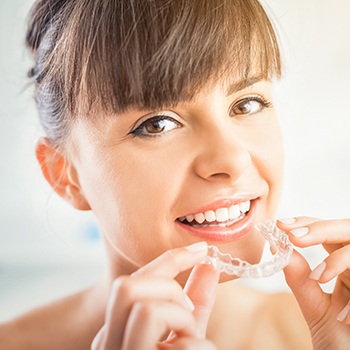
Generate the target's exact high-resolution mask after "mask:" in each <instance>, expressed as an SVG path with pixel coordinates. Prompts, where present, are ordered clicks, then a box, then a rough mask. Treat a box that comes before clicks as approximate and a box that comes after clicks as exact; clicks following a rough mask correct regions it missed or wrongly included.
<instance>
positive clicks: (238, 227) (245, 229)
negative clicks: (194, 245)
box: [175, 198, 259, 243]
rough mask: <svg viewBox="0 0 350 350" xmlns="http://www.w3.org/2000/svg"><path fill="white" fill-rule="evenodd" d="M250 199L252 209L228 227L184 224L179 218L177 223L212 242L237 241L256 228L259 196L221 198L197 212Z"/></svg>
mask: <svg viewBox="0 0 350 350" xmlns="http://www.w3.org/2000/svg"><path fill="white" fill-rule="evenodd" d="M247 200H250V204H251V205H250V210H249V212H248V213H246V214H245V216H244V217H243V218H242V219H241V220H238V221H236V222H234V223H233V224H232V225H231V226H228V227H220V226H209V227H203V228H198V227H193V226H189V225H186V224H183V223H182V222H180V221H179V220H176V221H175V222H176V224H177V225H179V226H180V228H181V229H182V230H185V231H186V232H187V233H189V234H190V235H192V236H196V237H197V238H200V239H201V240H204V241H206V242H212V243H224V242H230V241H235V240H238V239H241V238H243V237H245V236H247V235H248V234H249V233H250V232H251V231H252V230H253V228H254V225H255V223H256V222H255V220H254V218H255V212H256V209H257V205H258V202H259V198H255V199H248V198H245V199H242V200H237V198H236V199H228V200H220V201H217V202H215V203H214V204H212V205H210V207H208V206H207V207H203V208H201V209H199V210H198V211H196V213H200V212H205V211H206V210H215V209H218V208H222V207H229V206H230V205H234V204H239V203H241V202H244V201H247Z"/></svg>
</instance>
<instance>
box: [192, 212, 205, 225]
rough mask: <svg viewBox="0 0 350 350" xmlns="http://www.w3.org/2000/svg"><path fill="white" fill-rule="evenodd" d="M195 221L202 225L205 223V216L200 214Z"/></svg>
mask: <svg viewBox="0 0 350 350" xmlns="http://www.w3.org/2000/svg"><path fill="white" fill-rule="evenodd" d="M194 219H195V220H196V221H197V222H198V223H199V224H202V223H203V222H204V221H205V217H204V214H202V213H199V214H196V215H195V216H194Z"/></svg>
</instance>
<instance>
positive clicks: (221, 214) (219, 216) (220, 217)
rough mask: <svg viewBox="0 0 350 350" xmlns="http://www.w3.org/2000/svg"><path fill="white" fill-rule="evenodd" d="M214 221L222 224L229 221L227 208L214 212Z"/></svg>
mask: <svg viewBox="0 0 350 350" xmlns="http://www.w3.org/2000/svg"><path fill="white" fill-rule="evenodd" d="M215 215H216V221H218V222H224V221H227V220H228V219H229V216H228V209H227V208H219V209H216V210H215Z"/></svg>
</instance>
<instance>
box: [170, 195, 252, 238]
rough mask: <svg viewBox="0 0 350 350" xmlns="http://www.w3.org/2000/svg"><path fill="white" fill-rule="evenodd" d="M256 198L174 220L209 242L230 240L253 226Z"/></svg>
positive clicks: (243, 233)
mask: <svg viewBox="0 0 350 350" xmlns="http://www.w3.org/2000/svg"><path fill="white" fill-rule="evenodd" d="M257 202H258V199H253V200H246V201H244V202H240V203H236V204H233V205H230V206H222V207H219V208H216V209H215V210H214V209H209V210H206V211H203V212H197V213H195V214H190V215H186V216H182V217H179V218H177V219H176V222H177V223H178V224H179V225H180V226H181V228H183V229H185V230H186V231H187V232H189V233H190V234H192V235H195V236H197V237H200V238H201V239H204V240H206V241H211V242H226V241H232V240H236V239H239V238H242V237H243V236H245V235H247V234H248V233H249V232H250V231H251V230H253V228H254V224H255V222H254V219H253V217H254V211H255V208H256V206H257Z"/></svg>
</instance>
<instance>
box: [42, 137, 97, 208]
mask: <svg viewBox="0 0 350 350" xmlns="http://www.w3.org/2000/svg"><path fill="white" fill-rule="evenodd" d="M36 158H37V160H38V162H39V164H40V167H41V171H42V173H43V175H44V177H45V179H46V180H47V182H48V183H49V184H50V186H51V187H52V188H53V190H54V191H55V192H56V193H57V194H58V195H59V196H61V197H62V198H63V199H65V200H66V201H67V202H69V203H70V204H71V205H72V206H73V207H74V208H76V209H79V210H90V209H91V208H90V205H89V203H88V201H87V200H86V198H85V196H84V194H83V192H82V189H81V186H80V183H79V178H78V174H77V171H76V169H75V167H74V165H73V164H71V163H70V162H69V161H68V160H67V158H66V157H65V156H64V155H63V154H62V152H60V151H59V150H58V148H57V147H56V146H55V145H53V144H52V142H50V141H49V140H48V139H47V138H40V139H39V140H38V141H37V142H36Z"/></svg>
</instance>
